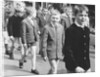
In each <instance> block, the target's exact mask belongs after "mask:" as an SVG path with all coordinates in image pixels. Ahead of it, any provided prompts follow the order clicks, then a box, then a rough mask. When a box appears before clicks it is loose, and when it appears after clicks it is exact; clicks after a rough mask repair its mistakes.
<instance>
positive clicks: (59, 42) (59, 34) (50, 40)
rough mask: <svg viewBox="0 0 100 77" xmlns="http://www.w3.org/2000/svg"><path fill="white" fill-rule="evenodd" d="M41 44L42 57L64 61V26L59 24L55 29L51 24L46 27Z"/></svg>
mask: <svg viewBox="0 0 100 77" xmlns="http://www.w3.org/2000/svg"><path fill="white" fill-rule="evenodd" d="M41 44H42V45H41V46H42V49H41V52H42V56H47V57H48V58H49V59H62V57H63V56H62V48H63V44H64V30H63V26H62V25H61V24H58V26H57V28H56V29H55V27H54V26H53V25H52V24H51V23H49V24H47V25H46V26H45V27H44V31H43V35H42V43H41ZM41 52H40V53H41Z"/></svg>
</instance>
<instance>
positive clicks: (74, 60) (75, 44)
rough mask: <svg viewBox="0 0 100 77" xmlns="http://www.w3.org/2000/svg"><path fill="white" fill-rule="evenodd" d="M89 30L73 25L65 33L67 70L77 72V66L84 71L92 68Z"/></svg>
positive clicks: (64, 50) (64, 49)
mask: <svg viewBox="0 0 100 77" xmlns="http://www.w3.org/2000/svg"><path fill="white" fill-rule="evenodd" d="M89 33H90V31H89V28H88V27H83V28H81V27H79V26H78V25H77V24H76V23H74V24H72V25H71V27H70V28H68V29H67V30H66V32H65V45H64V48H63V54H64V62H65V66H66V69H68V70H70V71H75V68H76V67H77V66H80V67H82V68H83V69H84V70H88V69H89V68H90V57H89V41H90V37H89Z"/></svg>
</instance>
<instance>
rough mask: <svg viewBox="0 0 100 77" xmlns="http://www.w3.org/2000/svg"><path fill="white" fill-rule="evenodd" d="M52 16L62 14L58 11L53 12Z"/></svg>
mask: <svg viewBox="0 0 100 77" xmlns="http://www.w3.org/2000/svg"><path fill="white" fill-rule="evenodd" d="M51 15H60V12H59V11H58V10H56V9H54V10H52V12H51Z"/></svg>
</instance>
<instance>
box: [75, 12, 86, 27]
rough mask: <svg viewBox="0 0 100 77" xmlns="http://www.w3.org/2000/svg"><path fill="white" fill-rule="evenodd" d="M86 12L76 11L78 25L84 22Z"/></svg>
mask: <svg viewBox="0 0 100 77" xmlns="http://www.w3.org/2000/svg"><path fill="white" fill-rule="evenodd" d="M87 17H88V14H87V12H86V11H82V12H78V13H77V15H76V20H77V22H78V23H79V24H80V25H83V24H84V23H85V22H86V19H87Z"/></svg>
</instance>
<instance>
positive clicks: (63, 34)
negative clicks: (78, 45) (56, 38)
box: [62, 27, 65, 46]
mask: <svg viewBox="0 0 100 77" xmlns="http://www.w3.org/2000/svg"><path fill="white" fill-rule="evenodd" d="M62 31H63V32H62V46H64V43H65V30H64V27H63V28H62Z"/></svg>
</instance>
